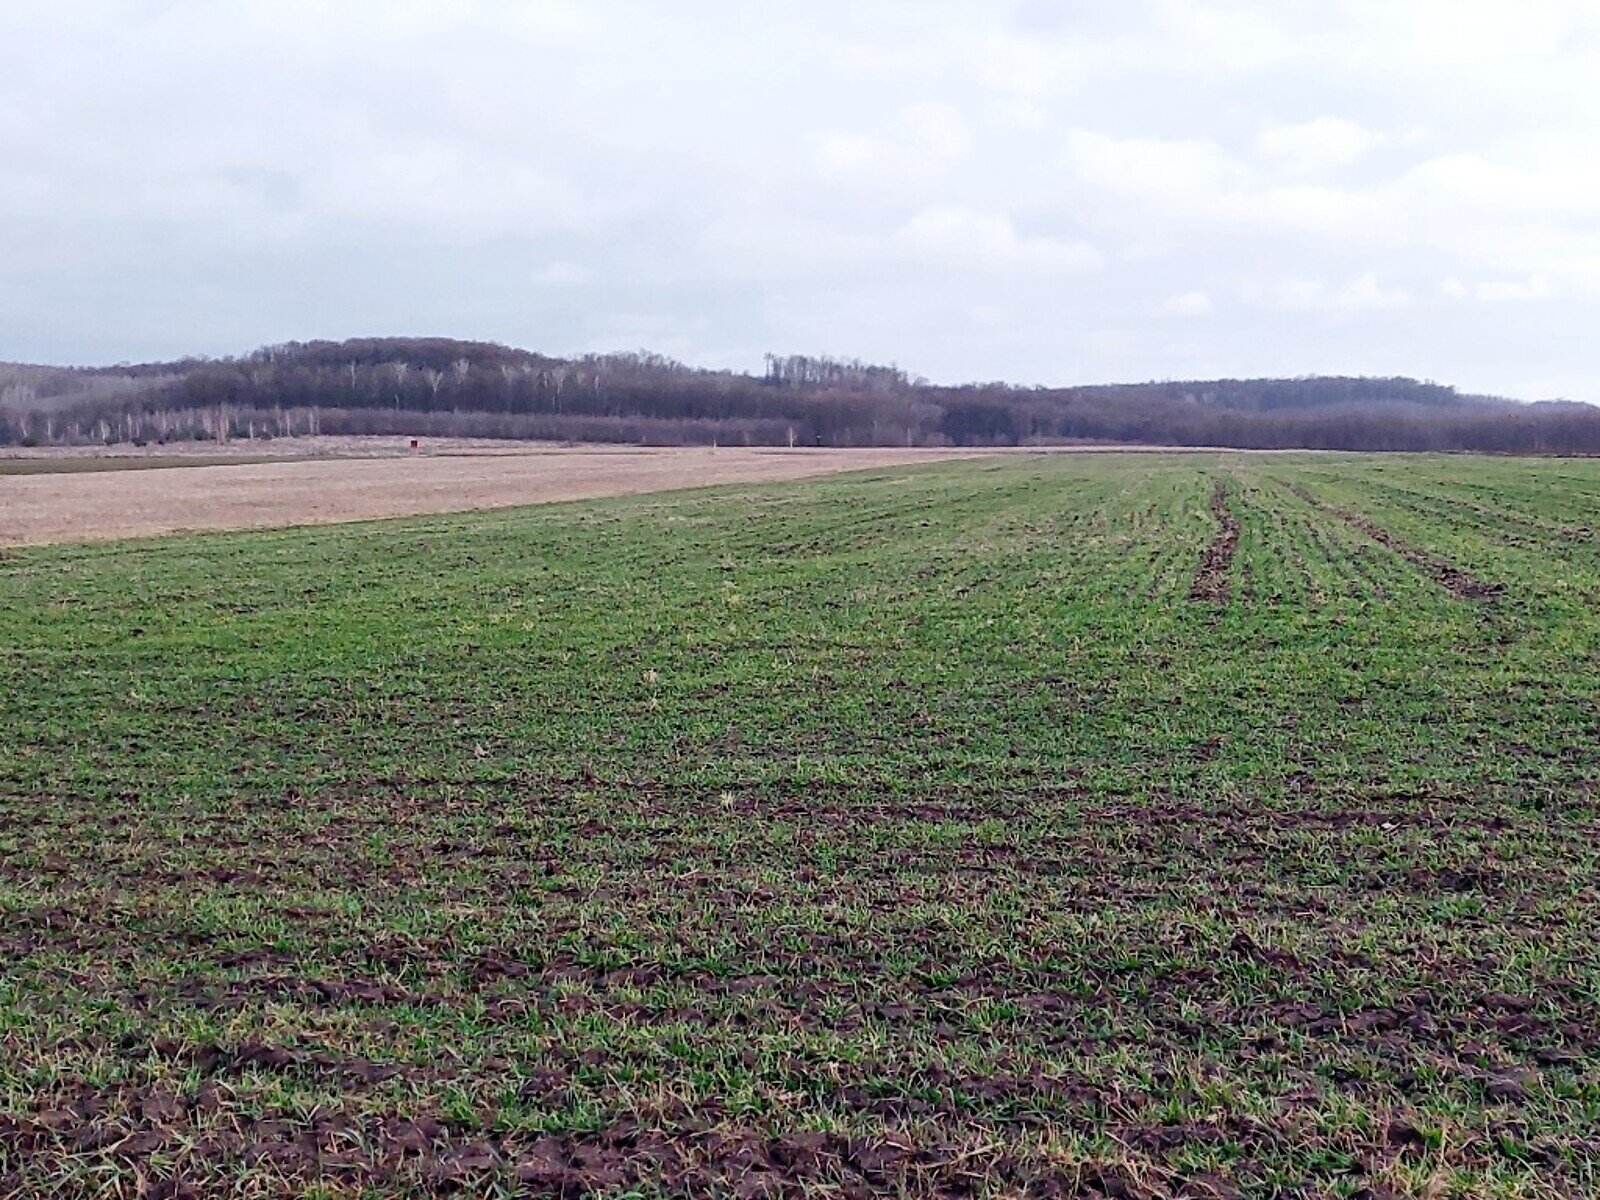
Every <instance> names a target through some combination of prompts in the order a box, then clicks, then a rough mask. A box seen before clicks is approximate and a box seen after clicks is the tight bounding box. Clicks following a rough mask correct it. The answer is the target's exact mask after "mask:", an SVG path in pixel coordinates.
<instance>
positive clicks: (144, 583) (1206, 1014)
mask: <svg viewBox="0 0 1600 1200" xmlns="http://www.w3.org/2000/svg"><path fill="white" fill-rule="evenodd" d="M228 469H236V470H247V469H249V468H245V467H238V468H228ZM199 470H200V469H192V470H190V471H189V472H188V473H189V474H197V473H198V472H199ZM153 473H154V472H150V473H146V474H153ZM1597 523H1600V464H1597V463H1594V462H1588V461H1560V460H1538V461H1533V460H1512V459H1493V460H1491V459H1471V458H1458V457H1453V458H1443V457H1440V458H1428V457H1401V456H1391V457H1381V458H1380V457H1347V456H1336V455H1323V456H1248V455H1192V454H1191V455H1163V454H1147V455H1117V456H1107V455H1099V456H1095V455H1084V456H1077V455H1055V456H1039V457H1029V456H1016V455H1012V456H996V457H991V458H984V459H977V460H972V461H965V462H942V463H935V464H924V465H912V466H891V467H877V468H875V469H872V470H868V471H862V472H856V473H850V474H842V475H835V476H832V477H829V478H825V479H816V480H806V481H800V482H766V483H740V484H735V485H732V486H723V487H717V488H705V489H697V490H688V491H676V492H663V493H658V494H646V495H633V496H626V497H618V498H610V499H599V500H585V501H580V502H574V503H565V504H553V505H546V506H543V507H532V508H512V509H503V510H500V511H495V512H487V513H484V512H480V513H472V514H462V515H453V516H439V515H430V516H420V517H408V518H404V519H398V520H389V521H383V522H374V523H366V524H350V525H336V526H335V525H330V526H325V527H319V528H312V529H294V530H280V531H271V532H261V531H255V532H232V533H215V534H199V535H188V536H181V537H169V538H163V539H149V540H142V541H121V542H104V543H99V544H93V545H57V546H35V547H28V548H13V549H10V550H6V551H4V552H3V553H0V731H3V732H0V968H3V969H0V1194H4V1195H8V1196H9V1195H21V1196H50V1195H59V1196H85V1195H88V1196H119V1197H121V1196H126V1197H135V1196H148V1197H177V1196H224V1195H226V1196H245V1197H248V1196H279V1195H289V1194H295V1195H313V1196H322V1197H358V1196H364V1197H377V1196H395V1195H400V1196H426V1195H439V1194H445V1193H454V1194H459V1195H463V1196H483V1195H561V1196H579V1195H606V1196H624V1195H627V1196H646V1197H650V1196H660V1195H685V1194H688V1195H696V1196H712V1195H716V1196H723V1195H725V1196H737V1197H758V1196H794V1197H802V1196H804V1197H819V1198H820V1197H830V1196H856V1197H867V1196H897V1197H898V1196H909V1197H916V1196H970V1197H1000V1196H1024V1195H1026V1196H1063V1197H1070V1196H1085V1197H1121V1198H1148V1200H1156V1198H1166V1200H1173V1198H1177V1197H1222V1196H1247V1197H1304V1198H1312V1197H1344V1198H1347V1200H1353V1198H1356V1197H1365V1198H1368V1200H1375V1198H1379V1197H1432V1198H1435V1200H1443V1198H1446V1197H1480V1198H1502V1197H1503V1198H1512V1197H1527V1198H1533V1197H1557V1196H1560V1197H1583V1196H1593V1195H1595V1194H1596V1193H1597V1192H1600V1133H1597V1129H1600V942H1597V939H1596V935H1595V931H1596V929H1597V928H1600V891H1597V884H1600V875H1597V856H1600V824H1597V821H1596V807H1595V805H1596V800H1595V795H1594V788H1595V782H1596V778H1597V775H1600V730H1597V728H1596V723H1597V712H1600V709H1597V706H1596V701H1597V696H1596V692H1597V690H1600V689H1597V683H1600V674H1597V662H1596V653H1597V649H1596V633H1597V631H1600V607H1597V605H1600V541H1597V539H1596V536H1595V532H1596V527H1597Z"/></svg>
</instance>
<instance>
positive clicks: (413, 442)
mask: <svg viewBox="0 0 1600 1200" xmlns="http://www.w3.org/2000/svg"><path fill="white" fill-rule="evenodd" d="M411 448H412V449H413V450H415V449H416V448H417V439H416V438H412V439H411Z"/></svg>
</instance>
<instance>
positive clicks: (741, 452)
mask: <svg viewBox="0 0 1600 1200" xmlns="http://www.w3.org/2000/svg"><path fill="white" fill-rule="evenodd" d="M345 440H349V439H345ZM169 449H170V447H162V450H163V451H166V450H169ZM210 449H212V450H213V451H214V450H215V447H211V448H210ZM339 452H340V453H342V451H339ZM971 453H972V452H971V451H951V450H887V449H863V450H771V449H735V448H706V447H692V448H673V449H649V448H642V447H599V446H583V447H561V446H541V447H538V448H533V449H530V448H529V447H528V446H526V445H519V446H518V447H517V448H516V449H515V450H514V451H507V450H506V448H505V446H504V444H503V443H502V444H499V445H498V446H495V447H493V449H492V450H491V452H487V453H485V452H483V450H482V448H481V447H477V446H459V447H458V446H452V447H450V448H449V449H448V450H447V451H444V452H438V451H428V450H424V451H423V452H419V453H417V454H415V455H412V454H410V453H409V452H407V453H405V454H399V453H394V452H392V451H391V452H385V451H384V450H383V449H382V448H370V449H369V450H368V452H367V456H366V457H360V458H357V457H337V458H335V457H324V458H315V459H285V460H284V461H279V462H260V461H251V462H246V463H239V464H233V463H229V464H226V465H223V464H216V463H211V464H208V465H204V466H192V467H189V466H186V467H176V466H161V467H155V468H152V469H150V470H92V471H84V470H82V469H81V468H79V469H76V470H69V471H67V472H62V473H38V474H35V473H29V474H23V475H15V476H5V477H0V546H24V545H40V544H46V543H52V542H86V541H101V540H106V539H113V538H130V537H149V536H154V535H159V534H169V533H180V532H188V531H202V530H224V529H261V528H275V527H282V526H291V525H325V524H334V523H338V522H343V521H363V520H369V519H373V518H379V517H398V516H413V515H417V514H422V513H439V512H463V511H468V510H475V509H487V508H504V507H510V506H515V505H521V504H538V503H544V502H548V501H557V500H582V499H590V498H593V497H598V496H616V495H626V494H632V493H636V492H653V491H662V490H667V489H671V488H688V487H702V486H705V485H709V484H722V483H759V482H765V481H769V480H784V479H801V478H805V477H808V476H815V475H827V474H832V473H834V472H838V471H851V470H859V469H864V468H872V467H890V466H902V465H905V464H910V463H926V462H939V461H944V460H946V459H950V458H960V457H968V456H970V455H971ZM82 461H83V460H81V459H79V460H74V462H75V463H77V462H82Z"/></svg>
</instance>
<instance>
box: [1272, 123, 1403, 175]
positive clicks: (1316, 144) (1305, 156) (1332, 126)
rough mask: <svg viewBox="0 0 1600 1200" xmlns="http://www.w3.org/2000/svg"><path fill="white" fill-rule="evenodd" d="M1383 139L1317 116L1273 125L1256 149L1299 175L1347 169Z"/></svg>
mask: <svg viewBox="0 0 1600 1200" xmlns="http://www.w3.org/2000/svg"><path fill="white" fill-rule="evenodd" d="M1382 140H1383V139H1382V137H1381V136H1380V135H1378V134H1375V133H1373V132H1372V131H1371V130H1368V129H1364V128H1362V127H1361V126H1360V125H1357V124H1356V123H1355V122H1354V121H1346V120H1344V119H1343V118H1342V117H1318V118H1317V119H1316V120H1315V121H1307V122H1304V123H1302V124H1298V125H1276V126H1274V127H1273V128H1271V129H1268V130H1266V131H1264V132H1263V133H1261V134H1260V135H1259V136H1258V137H1257V138H1256V149H1257V150H1258V151H1259V152H1260V153H1261V154H1262V155H1263V156H1264V157H1266V158H1268V159H1271V160H1273V161H1275V162H1278V163H1281V164H1282V165H1284V166H1285V167H1287V168H1288V169H1289V170H1290V171H1292V172H1294V173H1295V174H1298V175H1315V174H1319V173H1321V172H1324V171H1328V170H1333V169H1336V168H1339V167H1348V166H1349V165H1350V164H1352V163H1354V162H1355V161H1356V160H1357V159H1359V158H1360V157H1361V156H1362V155H1363V154H1365V153H1366V152H1367V151H1368V150H1370V149H1372V148H1373V147H1374V146H1376V145H1378V144H1379V143H1380V142H1381V141H1382Z"/></svg>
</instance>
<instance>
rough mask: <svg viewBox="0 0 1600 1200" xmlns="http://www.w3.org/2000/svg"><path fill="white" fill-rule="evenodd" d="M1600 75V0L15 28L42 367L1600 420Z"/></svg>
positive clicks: (776, 9)
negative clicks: (253, 353) (1304, 395)
mask: <svg viewBox="0 0 1600 1200" xmlns="http://www.w3.org/2000/svg"><path fill="white" fill-rule="evenodd" d="M1597 55H1600V14H1597V13H1596V11H1595V10H1594V8H1593V6H1592V4H1590V3H1588V2H1587V0H1581V2H1580V0H1532V2H1526V3H1512V2H1510V0H1414V2H1412V3H1407V4H1405V5H1393V4H1387V3H1379V0H1339V2H1337V3H1330V4H1325V5H1316V6H1286V5H1282V4H1278V3H1268V2H1267V0H1148V2H1147V3H1138V4H1127V5H1108V4H1093V3H1086V2H1084V0H1022V2H1019V3H1015V4H1012V5H1010V6H996V5H990V4H982V3H977V2H976V0H972V2H960V0H930V2H928V3H920V4H919V3H911V2H909V0H886V2H885V3H882V4H873V5H859V4H847V3H844V2H843V0H819V2H817V3H813V4H807V5H799V4H793V5H791V4H787V3H782V4H772V5H761V6H753V5H748V4H743V3H735V2H733V0H685V3H683V4H679V5H671V6H663V5H651V4H645V3H643V2H642V0H634V2H629V0H592V2H589V3H582V4H580V3H568V2H565V0H527V2H512V0H433V2H430V0H410V2H408V3H392V2H380V0H349V2H347V3H341V4H338V5H328V4H321V3H312V2H311V0H276V2H271V3H269V2H267V0H238V2H236V3H229V4H226V5H220V4H214V3H207V2H202V0H169V2H166V3H155V2H136V0H57V2H55V3H52V4H50V5H12V6H7V7H6V8H4V9H3V10H0V358H31V359H50V360H58V361H96V360H118V359H135V358H141V357H159V356H167V355H173V354H178V353H185V352H191V351H193V352H208V353H224V352H233V351H242V350H245V349H248V348H250V347H251V346H253V345H255V344H256V343H258V342H262V341H268V340H277V339H281V338H288V337H308V336H340V335H345V334H355V333H362V332H385V333H386V332H395V333H425V332H438V333H444V334H455V335H462V336H474V337H492V338H497V339H501V340H506V341H512V342H516V343H519V344H524V345H528V346H532V347H535V348H541V349H546V350H550V351H556V352H560V351H571V350H583V349H601V348H607V347H609V346H620V347H627V346H633V345H636V344H648V345H650V346H651V347H652V348H656V349H660V350H663V351H665V352H668V353H673V354H677V355H679V356H681V357H684V358H687V359H690V360H693V361H702V362H708V363H717V364H721V365H743V366H754V365H756V364H757V363H758V362H759V360H760V354H761V352H762V351H763V350H766V349H795V350H805V351H823V352H834V353H840V354H848V355H859V356H861V357H865V358H875V359H885V360H888V359H893V360H896V361H899V362H900V363H901V364H902V365H905V366H908V367H910V368H912V369H914V370H920V371H922V372H925V373H927V374H929V375H932V376H934V377H936V378H941V379H964V378H995V377H1009V378H1014V379H1019V380H1024V381H1035V380H1037V381H1041V382H1058V381H1071V380H1093V379H1110V378H1127V377H1136V378H1151V377H1164V376H1165V377H1170V376H1179V375H1195V374H1211V373H1226V374H1236V375H1237V374H1256V373H1277V372H1287V373H1293V374H1299V373H1305V372H1313V371H1333V370H1338V371H1368V372H1383V373H1388V372H1395V371H1399V372H1406V373H1415V374H1423V375H1431V376H1434V377H1437V378H1444V379H1448V380H1451V381H1456V382H1459V383H1461V384H1462V385H1463V386H1466V387H1471V388H1476V389H1500V390H1506V391H1510V392H1514V393H1517V394H1525V395H1540V394H1545V393H1544V392H1543V391H1541V390H1540V389H1555V390H1559V391H1560V392H1562V393H1564V394H1568V395H1573V396H1578V397H1582V398H1587V399H1595V400H1600V372H1597V371H1595V370H1594V368H1593V367H1592V364H1591V358H1592V356H1590V355H1589V354H1588V351H1587V347H1586V346H1585V345H1584V339H1583V338H1581V337H1579V336H1576V335H1575V334H1573V333H1572V332H1571V331H1576V330H1582V329H1583V328H1585V327H1587V326H1590V325H1592V323H1593V322H1594V319H1595V317H1596V316H1597V315H1600V228H1597V225H1596V220H1597V217H1600V212H1597V209H1596V206H1595V201H1594V197H1595V196H1597V195H1600V174H1597V168H1596V167H1594V165H1593V164H1595V163H1596V162H1600V153H1597V151H1600V145H1597V142H1600V134H1597V132H1596V131H1597V130H1600V92H1597V91H1596V89H1594V88H1593V87H1592V86H1591V81H1592V76H1593V72H1594V68H1595V66H1596V63H1597ZM1201 298H1203V299H1201Z"/></svg>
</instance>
